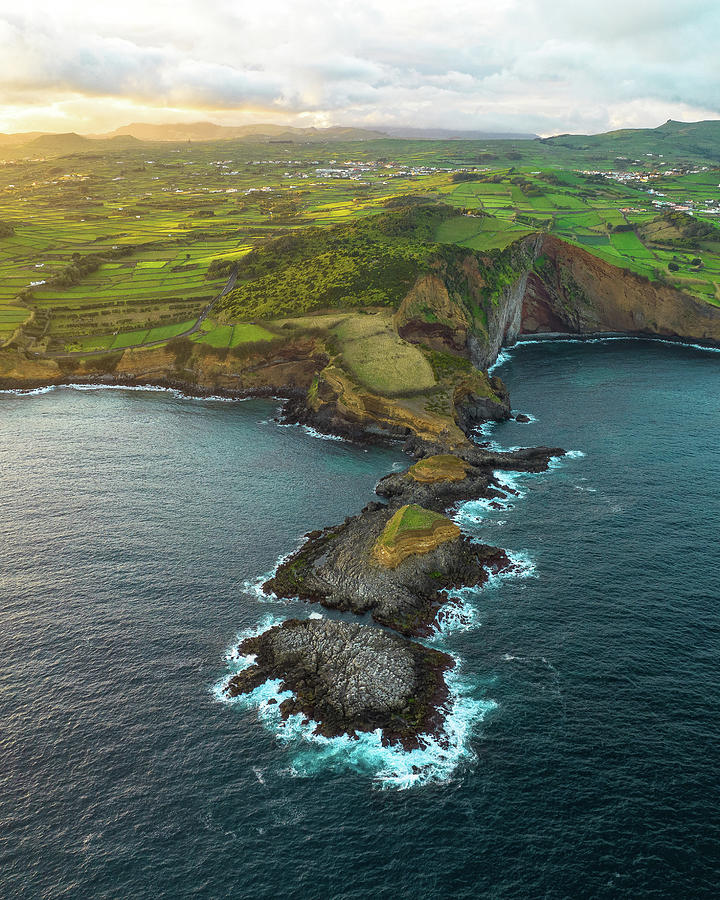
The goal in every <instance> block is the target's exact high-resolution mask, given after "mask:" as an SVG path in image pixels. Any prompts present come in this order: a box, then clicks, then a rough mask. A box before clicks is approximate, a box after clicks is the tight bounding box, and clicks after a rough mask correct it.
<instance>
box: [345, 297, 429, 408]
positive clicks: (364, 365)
mask: <svg viewBox="0 0 720 900" xmlns="http://www.w3.org/2000/svg"><path fill="white" fill-rule="evenodd" d="M331 333H332V334H334V335H335V336H336V337H337V340H338V341H339V344H340V352H341V358H342V362H343V366H344V368H346V369H347V370H348V371H349V372H350V374H351V375H353V376H354V378H355V380H356V381H357V382H358V383H359V384H361V385H364V386H365V387H367V388H369V389H370V390H371V391H373V392H375V393H378V394H382V395H384V396H386V397H407V396H411V395H412V394H419V393H422V392H424V391H426V390H428V389H430V388H432V387H434V386H435V384H436V381H435V376H434V374H433V370H432V367H431V366H430V363H429V362H428V361H427V359H426V358H425V356H424V355H423V354H422V353H421V352H420V350H418V348H417V347H416V346H414V345H413V344H409V343H408V342H407V341H403V340H402V339H401V338H399V337H398V334H397V331H395V329H394V327H393V324H392V319H391V317H390V316H389V315H388V314H386V313H377V314H375V315H366V316H352V317H350V316H349V317H347V318H346V319H345V320H344V321H343V322H341V323H340V324H339V325H337V326H336V327H335V328H334V329H333V330H332V332H331Z"/></svg>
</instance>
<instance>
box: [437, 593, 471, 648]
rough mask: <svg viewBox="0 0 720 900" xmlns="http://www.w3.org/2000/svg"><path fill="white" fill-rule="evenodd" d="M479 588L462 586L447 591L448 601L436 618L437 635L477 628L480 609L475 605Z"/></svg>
mask: <svg viewBox="0 0 720 900" xmlns="http://www.w3.org/2000/svg"><path fill="white" fill-rule="evenodd" d="M477 593H478V589H477V588H476V587H461V588H454V589H453V590H451V591H447V597H448V601H447V602H446V603H444V604H443V606H442V607H441V609H440V611H439V613H438V614H437V616H436V618H435V626H434V628H435V637H445V636H447V635H449V634H453V633H454V632H457V631H469V630H470V629H471V628H477V626H478V624H479V622H478V611H477V608H476V606H475V602H474V601H475V600H476V599H477Z"/></svg>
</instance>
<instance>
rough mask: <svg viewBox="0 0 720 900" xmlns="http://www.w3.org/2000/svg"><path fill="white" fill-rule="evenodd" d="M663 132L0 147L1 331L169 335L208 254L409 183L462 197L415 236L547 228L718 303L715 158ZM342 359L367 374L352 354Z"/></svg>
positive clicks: (136, 339) (119, 341) (118, 342)
mask: <svg viewBox="0 0 720 900" xmlns="http://www.w3.org/2000/svg"><path fill="white" fill-rule="evenodd" d="M657 131H658V133H659V132H661V131H662V130H661V129H658V130H657ZM663 134H664V135H665V138H667V137H668V135H670V137H672V139H673V141H674V142H675V143H672V142H671V141H669V140H665V139H664V148H665V153H664V154H663V158H662V161H660V158H659V156H658V155H657V154H655V155H653V154H652V152H649V153H647V152H645V151H643V155H642V156H641V148H642V147H645V146H649V144H647V143H643V142H647V141H649V140H650V136H649V135H647V134H646V133H644V132H643V133H642V134H641V133H637V134H634V133H633V135H631V136H630V138H628V137H627V135H625V133H623V134H620V133H618V136H612V135H609V136H605V138H606V139H605V141H604V142H602V141H600V142H598V141H596V140H595V139H587V140H586V141H585V144H582V143H581V142H580V141H579V139H578V140H575V139H574V138H573V139H570V138H568V139H562V140H561V139H560V138H557V139H555V138H554V139H552V140H551V141H446V142H439V141H405V140H390V139H388V140H378V141H368V142H363V143H352V144H338V143H335V144H312V145H310V144H308V145H305V144H296V145H290V146H285V145H282V146H278V145H273V144H249V143H245V142H234V141H233V142H218V143H205V144H202V143H195V144H187V145H180V146H176V145H173V144H142V143H141V144H139V145H138V146H137V147H132V148H124V149H123V148H116V147H115V148H112V147H107V146H105V145H104V143H103V142H97V144H98V150H97V152H92V153H77V154H70V155H64V156H63V155H57V156H48V158H45V159H27V160H23V159H17V160H13V159H11V158H8V157H7V154H6V160H7V161H6V162H5V164H3V165H0V342H8V341H10V340H17V339H18V329H19V328H20V326H23V328H22V332H21V334H22V335H24V336H25V337H26V338H27V340H29V341H31V342H32V346H33V349H34V351H35V352H40V353H49V354H58V353H66V352H76V353H82V352H91V351H100V350H112V349H120V348H122V347H127V346H135V345H137V344H143V343H155V342H158V341H164V340H168V339H171V338H173V337H176V336H177V335H180V334H184V333H186V332H189V331H190V330H191V329H192V328H193V326H194V324H195V323H196V322H197V321H198V318H199V317H200V315H201V313H202V312H203V310H205V309H206V308H207V307H208V305H209V304H210V303H211V302H212V301H213V299H214V298H216V297H217V296H218V295H219V294H220V292H221V291H222V289H223V287H224V285H225V284H226V281H227V278H228V276H229V274H230V272H231V270H232V265H229V266H225V267H223V265H222V263H223V261H226V262H230V263H232V262H234V261H237V260H239V259H242V258H243V257H244V256H246V255H247V254H248V253H249V252H250V251H251V250H252V249H253V248H254V247H257V246H258V245H259V244H261V243H263V242H265V241H266V240H267V239H268V238H271V237H273V236H277V235H288V234H292V233H294V232H297V231H299V230H302V229H306V228H308V227H318V228H321V229H326V228H329V227H331V226H335V225H342V224H343V223H345V224H347V223H351V222H353V221H356V220H361V219H365V218H367V217H369V216H375V215H377V214H379V213H382V212H383V211H384V210H385V209H386V208H387V205H388V204H392V201H393V198H396V197H403V196H407V195H412V196H416V197H418V198H424V199H430V200H432V199H441V200H444V201H445V202H446V203H449V204H451V205H452V206H454V207H455V208H456V209H457V210H458V211H459V212H460V213H462V215H459V216H457V217H455V218H451V219H448V220H447V221H444V222H442V223H441V224H440V225H439V227H438V228H437V231H436V232H435V233H434V234H433V235H430V236H428V240H429V241H436V242H439V243H452V244H459V245H461V246H465V247H468V248H471V249H473V250H476V251H480V252H482V251H492V250H495V249H503V248H505V247H506V246H508V244H510V243H512V242H513V241H514V240H516V239H518V238H520V237H522V236H524V235H527V234H530V233H532V232H535V231H549V232H552V233H554V234H557V235H558V236H560V237H562V238H563V239H564V240H567V241H570V242H573V243H577V244H579V245H581V246H583V247H584V248H586V249H587V250H589V251H590V252H591V253H594V254H596V255H597V256H599V257H601V258H603V259H605V260H607V261H608V262H611V263H613V264H614V265H617V266H620V267H624V268H627V269H630V270H632V271H635V272H637V273H639V274H641V275H644V276H646V277H648V278H651V279H663V280H666V281H668V282H669V283H672V284H675V285H676V286H678V287H680V288H682V289H683V290H686V291H689V292H690V293H693V294H695V295H696V296H698V297H699V298H702V299H704V300H706V301H708V302H711V303H719V302H720V261H719V260H720V242H718V240H717V227H716V226H715V225H714V224H713V223H716V222H717V221H718V219H719V218H720V217H718V216H717V210H718V208H719V206H720V187H719V186H718V185H719V182H720V170H718V168H717V162H715V163H714V167H713V162H712V159H711V158H710V157H711V153H712V151H711V149H704V150H703V151H702V153H703V154H704V157H703V156H702V154H700V157H698V154H699V151H698V153H694V152H693V151H692V147H693V146H698V147H699V146H701V144H700V143H698V139H697V136H695V137H693V141H695V143H694V144H692V142H690V143H688V142H689V141H690V139H689V138H687V140H686V141H685V144H683V143H682V141H683V140H685V138H684V137H683V135H682V134H681V133H680V132H678V135H677V136H676V135H674V132H673V134H670V132H667V133H665V132H663ZM656 140H657V136H656ZM708 146H710V145H708ZM621 147H622V148H626V149H625V151H624V152H628V153H629V151H628V150H627V148H629V147H632V148H633V150H634V152H636V153H637V155H638V158H637V159H633V158H631V157H630V156H628V157H627V158H622V157H620V156H619V153H618V148H621ZM673 147H675V150H674V151H673V149H672V148H673ZM688 148H690V149H688ZM602 173H605V174H602ZM676 208H683V209H684V214H685V216H686V217H691V218H692V219H694V220H695V221H700V222H704V223H706V224H708V225H709V227H710V230H709V231H708V232H707V233H704V234H701V233H698V234H690V233H689V232H690V231H692V228H690V229H689V230H688V228H687V225H683V227H682V228H681V229H680V231H678V229H677V228H675V229H674V230H673V229H670V230H668V229H667V228H665V227H664V225H663V224H662V222H661V223H660V224H659V225H653V224H652V223H654V222H657V221H658V219H659V218H661V217H662V216H663V215H665V214H666V213H667V212H668V211H669V210H670V211H674V210H675V209H676ZM683 229H684V231H683ZM686 232H687V233H686ZM380 259H382V255H381V257H380ZM326 271H327V266H325V268H323V267H322V266H321V268H320V269H319V270H318V272H317V273H315V272H304V273H303V272H299V273H297V277H295V280H294V282H292V283H289V284H288V285H281V286H278V285H276V288H277V289H278V290H282V291H285V294H286V296H287V297H288V300H289V309H292V305H293V303H294V302H295V300H294V299H293V296H294V292H296V291H297V290H298V289H299V288H300V287H301V282H302V281H303V279H306V280H308V284H307V285H306V286H305V288H303V291H304V293H305V294H306V295H308V296H309V295H310V294H311V293H312V283H314V282H316V281H317V278H318V277H321V278H322V277H325V276H324V273H325V272H326ZM398 271H399V270H398ZM396 274H397V273H396ZM382 277H385V276H384V275H383V276H382ZM389 277H390V278H391V279H392V278H393V277H395V275H394V274H393V273H392V272H391V273H390V275H389ZM398 277H399V276H398ZM350 289H351V290H352V286H351V288H350ZM378 296H379V295H378ZM258 299H262V298H255V300H258ZM348 299H352V298H351V297H350V296H349V297H348ZM248 308H252V309H258V310H260V309H262V308H263V307H262V304H259V303H257V302H254V305H252V304H251V306H250V307H248ZM284 314H285V315H287V314H288V309H286V310H285V311H284ZM264 318H265V316H263V315H254V314H249V315H243V313H242V309H240V311H239V314H238V315H236V316H235V318H234V319H231V320H229V321H228V318H227V316H225V317H224V318H223V320H222V321H219V320H217V319H214V318H213V315H212V313H211V314H210V316H209V318H208V320H207V321H206V322H204V323H203V328H202V329H201V330H200V331H198V332H197V333H196V334H193V335H192V338H193V340H195V341H199V342H201V343H207V344H210V345H211V346H215V347H233V346H237V345H238V344H239V343H243V342H250V341H257V340H269V339H271V337H272V331H271V330H268V329H267V328H265V327H264V326H263V325H262V324H260V323H261V322H262V321H263V320H264ZM23 323H26V324H23ZM349 364H350V363H349ZM354 364H355V365H357V366H358V367H359V368H363V366H365V368H364V369H363V371H364V372H365V374H364V376H363V377H370V378H372V377H373V376H372V375H370V374H368V372H369V369H368V368H367V365H365V364H363V363H361V362H360V361H359V360H355V361H354ZM368 365H369V366H370V369H372V367H373V364H372V363H369V364H368Z"/></svg>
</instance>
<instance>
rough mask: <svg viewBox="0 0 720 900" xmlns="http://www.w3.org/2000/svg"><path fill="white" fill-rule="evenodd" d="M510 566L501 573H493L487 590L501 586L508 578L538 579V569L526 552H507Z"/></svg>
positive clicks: (487, 583) (488, 581)
mask: <svg viewBox="0 0 720 900" xmlns="http://www.w3.org/2000/svg"><path fill="white" fill-rule="evenodd" d="M505 553H506V554H507V557H508V559H509V560H510V565H509V566H508V567H507V568H505V569H503V570H502V571H501V572H491V573H490V576H489V578H488V580H487V582H486V584H485V587H486V588H492V587H497V586H499V585H500V584H501V583H502V582H503V581H505V580H506V579H508V578H537V577H538V574H537V567H536V565H535V563H534V562H533V560H532V557H531V556H530V554H529V553H526V552H525V551H524V550H506V551H505Z"/></svg>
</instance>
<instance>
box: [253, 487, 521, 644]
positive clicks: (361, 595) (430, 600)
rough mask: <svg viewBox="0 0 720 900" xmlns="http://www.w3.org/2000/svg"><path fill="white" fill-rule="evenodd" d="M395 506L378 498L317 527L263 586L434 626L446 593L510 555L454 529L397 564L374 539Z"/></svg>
mask: <svg viewBox="0 0 720 900" xmlns="http://www.w3.org/2000/svg"><path fill="white" fill-rule="evenodd" d="M394 512H395V510H394V509H393V508H388V507H386V506H383V505H382V504H379V503H371V504H369V505H368V506H366V507H365V509H364V510H363V511H362V513H360V515H358V516H353V517H351V518H348V519H346V520H345V522H343V523H342V524H341V525H336V526H333V527H331V528H326V529H324V530H323V531H315V532H311V533H310V534H308V535H307V536H306V541H305V543H304V544H303V546H302V547H301V548H300V549H299V550H298V551H297V552H296V553H294V554H293V555H292V556H291V557H290V558H289V559H287V560H285V561H284V562H283V563H282V565H280V567H279V568H278V570H277V572H276V574H275V575H274V576H273V577H272V578H271V579H270V580H269V581H267V582H266V583H265V584H264V585H263V590H265V591H268V592H271V593H274V594H275V595H276V596H278V597H287V598H292V597H299V598H300V599H301V600H308V601H312V602H319V603H321V604H322V605H323V606H325V607H328V608H329V609H340V610H348V611H351V612H354V613H356V614H358V615H364V614H365V613H371V615H372V617H373V619H374V620H375V621H376V622H379V623H380V624H381V625H387V626H388V627H390V628H394V629H395V630H396V631H399V632H401V633H402V634H408V635H413V634H415V635H418V634H427V633H429V632H430V631H431V626H432V623H433V622H434V620H435V617H436V615H437V613H438V611H439V610H440V608H441V606H442V605H443V604H444V603H446V602H448V601H447V596H446V595H445V594H444V593H443V592H444V591H447V590H449V589H451V588H458V587H461V586H464V585H476V584H482V583H484V582H485V581H486V580H487V578H488V574H489V572H491V571H499V570H500V569H501V568H502V567H504V566H505V565H507V563H508V559H507V556H506V555H505V553H504V552H503V551H502V550H499V549H498V548H497V547H489V546H486V545H484V544H476V543H473V542H472V541H470V540H468V538H466V537H464V536H462V535H460V534H459V532H457V533H455V534H454V536H453V537H451V538H450V539H448V540H443V541H442V542H440V543H439V544H437V545H436V546H430V545H428V546H427V547H425V546H422V547H421V546H419V545H416V547H415V550H416V551H417V552H414V553H410V554H408V555H407V556H406V557H405V558H403V559H402V560H401V561H399V562H398V563H397V565H395V566H394V567H392V568H388V567H387V566H386V565H385V564H384V563H382V562H380V561H378V560H377V558H376V557H375V546H376V543H377V541H378V539H379V538H380V536H381V534H382V532H383V530H384V529H385V527H386V525H387V524H388V522H389V521H390V519H391V518H392V516H393V514H394Z"/></svg>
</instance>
